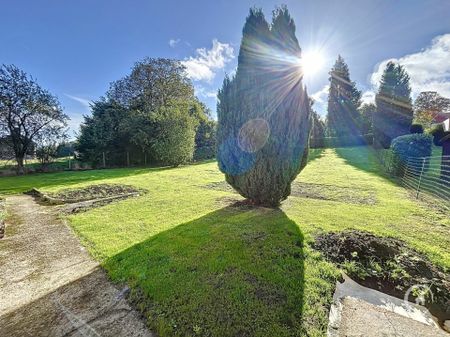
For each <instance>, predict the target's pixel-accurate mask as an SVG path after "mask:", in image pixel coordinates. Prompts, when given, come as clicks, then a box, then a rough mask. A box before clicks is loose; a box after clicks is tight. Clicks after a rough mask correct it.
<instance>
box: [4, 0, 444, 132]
mask: <svg viewBox="0 0 450 337" xmlns="http://www.w3.org/2000/svg"><path fill="white" fill-rule="evenodd" d="M2 2H3V3H2V6H1V20H0V31H1V32H2V33H1V34H0V63H5V64H10V63H13V64H16V65H17V66H19V67H20V68H22V69H23V70H25V71H26V72H28V73H29V74H32V75H33V76H34V77H35V78H36V79H37V80H38V82H39V83H40V84H41V85H42V86H43V87H45V88H47V89H49V90H50V91H51V92H52V93H54V94H56V95H57V96H58V97H59V99H60V101H61V103H62V105H63V106H64V108H65V111H66V113H67V114H69V116H70V117H71V119H72V121H71V123H70V126H71V128H72V130H76V129H77V127H78V125H79V123H80V121H81V120H82V115H83V114H87V113H89V109H88V102H89V101H91V100H95V99H98V98H99V97H100V96H102V95H103V94H104V93H105V91H106V90H107V89H108V86H109V83H110V82H112V81H114V80H117V79H119V78H121V77H122V76H124V75H126V74H127V73H128V72H129V71H130V68H131V66H132V65H133V63H134V62H135V61H137V60H139V59H142V58H144V57H146V56H149V57H170V58H177V59H180V60H183V61H184V62H186V65H187V67H188V71H189V74H190V76H191V78H192V79H193V82H194V85H195V87H196V92H197V94H198V96H199V98H200V99H201V100H202V101H204V102H205V103H206V104H207V105H208V106H209V107H210V108H211V109H212V110H213V113H214V114H215V105H216V100H215V93H216V91H217V88H218V87H220V84H221V82H222V80H223V77H224V74H225V73H226V72H227V73H231V72H233V70H234V69H235V67H236V61H237V53H238V50H239V43H240V38H241V30H242V26H243V24H244V20H245V17H246V16H247V14H248V10H249V8H250V7H251V6H253V5H256V6H257V7H262V8H263V10H264V12H265V14H266V17H267V18H268V20H270V18H271V11H272V9H273V8H274V7H275V6H276V5H278V4H280V3H285V4H287V6H288V8H289V10H290V11H291V14H292V16H293V18H294V20H295V22H296V25H297V37H298V39H299V41H300V45H301V47H302V49H303V50H304V52H305V53H307V52H310V51H312V50H316V51H317V50H319V51H320V54H321V55H322V57H323V63H322V67H321V68H320V69H319V70H318V71H317V72H316V73H314V75H311V76H308V78H307V79H306V85H307V87H308V92H309V93H310V94H311V95H312V96H313V97H314V98H315V99H316V101H317V103H316V109H317V110H319V112H320V113H321V114H324V113H325V102H326V91H327V88H326V85H327V82H328V74H327V73H328V71H329V68H330V67H331V66H332V64H333V63H334V60H335V58H336V57H337V55H338V54H341V55H342V56H343V57H344V58H345V60H346V61H347V63H348V65H349V67H350V72H351V77H352V79H353V80H355V81H356V82H357V84H358V87H359V88H360V89H361V90H362V91H363V92H364V99H365V100H366V101H370V100H371V99H372V98H373V92H374V90H375V84H376V82H377V80H378V79H379V76H380V72H381V69H382V67H383V65H384V64H385V63H386V62H387V60H389V59H395V60H396V61H398V62H400V63H402V64H404V65H405V66H406V67H407V70H408V71H409V73H410V75H411V77H412V87H413V93H414V94H417V93H418V92H420V91H422V90H438V91H439V92H440V93H441V94H443V95H446V96H450V19H449V18H450V1H449V0H420V1H418V0H417V1H415V0H396V1H392V0H370V1H369V0H358V1H356V0H353V1H350V0H340V1H331V0H329V1H320V0H296V1H287V0H285V1H281V2H278V1H273V0H272V1H255V0H253V1H244V0H216V1H206V0H202V1H181V0H179V1H173V0H165V1H144V0H131V1H126V2H125V1H118V0H96V1H92V0H90V1H88V0H77V1H68V0H67V1H62V0H52V1H50V0H39V1H36V0H34V1H32V0H28V1H24V0H14V1H2Z"/></svg>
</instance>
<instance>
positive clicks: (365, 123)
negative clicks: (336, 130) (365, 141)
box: [358, 103, 377, 135]
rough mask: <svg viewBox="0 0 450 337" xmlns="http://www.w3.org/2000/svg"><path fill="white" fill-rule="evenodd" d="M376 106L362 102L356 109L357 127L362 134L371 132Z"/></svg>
mask: <svg viewBox="0 0 450 337" xmlns="http://www.w3.org/2000/svg"><path fill="white" fill-rule="evenodd" d="M376 110H377V107H376V105H375V104H373V103H364V104H363V105H361V107H360V108H359V109H358V112H359V129H360V130H361V133H362V134H363V135H367V134H369V133H372V132H373V115H374V114H375V112H376Z"/></svg>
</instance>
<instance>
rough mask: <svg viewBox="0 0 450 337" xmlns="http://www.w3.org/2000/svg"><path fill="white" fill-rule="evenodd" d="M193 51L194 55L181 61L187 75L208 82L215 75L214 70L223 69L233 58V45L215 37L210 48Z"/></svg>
mask: <svg viewBox="0 0 450 337" xmlns="http://www.w3.org/2000/svg"><path fill="white" fill-rule="evenodd" d="M195 53H196V56H195V57H192V56H191V57H189V58H187V59H185V60H184V61H182V63H183V65H184V66H185V67H186V71H187V74H188V76H189V77H190V78H191V79H192V80H194V81H207V82H210V81H211V80H212V79H213V78H214V77H215V75H216V73H215V72H216V71H217V70H220V69H223V68H224V67H225V65H226V64H227V63H228V62H230V61H231V60H232V59H233V58H234V49H233V47H231V45H230V44H228V43H221V42H219V41H218V40H217V39H214V40H213V45H212V48H211V49H206V48H199V49H197V50H196V51H195Z"/></svg>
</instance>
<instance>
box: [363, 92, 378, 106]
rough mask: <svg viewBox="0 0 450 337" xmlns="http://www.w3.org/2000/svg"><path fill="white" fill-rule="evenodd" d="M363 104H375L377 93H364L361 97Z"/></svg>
mask: <svg viewBox="0 0 450 337" xmlns="http://www.w3.org/2000/svg"><path fill="white" fill-rule="evenodd" d="M361 101H362V103H367V104H368V103H375V92H374V91H373V90H368V91H364V92H363V94H362V95H361Z"/></svg>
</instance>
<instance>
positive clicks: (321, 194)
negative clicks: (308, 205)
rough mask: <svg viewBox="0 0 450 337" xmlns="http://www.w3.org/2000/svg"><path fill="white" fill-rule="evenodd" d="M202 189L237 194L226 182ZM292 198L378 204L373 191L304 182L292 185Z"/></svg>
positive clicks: (212, 184)
mask: <svg viewBox="0 0 450 337" xmlns="http://www.w3.org/2000/svg"><path fill="white" fill-rule="evenodd" d="M202 187H204V188H206V189H213V190H216V191H223V192H232V193H237V192H236V191H235V190H234V189H233V187H231V186H230V185H229V184H228V183H227V182H226V181H218V182H213V183H209V184H206V185H203V186H202ZM291 196H294V197H300V198H311V199H318V200H331V201H337V202H344V203H348V204H356V205H374V204H376V202H377V199H376V193H375V192H374V191H372V190H368V189H359V188H352V187H341V186H334V185H325V184H311V183H303V182H293V183H292V185H291Z"/></svg>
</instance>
